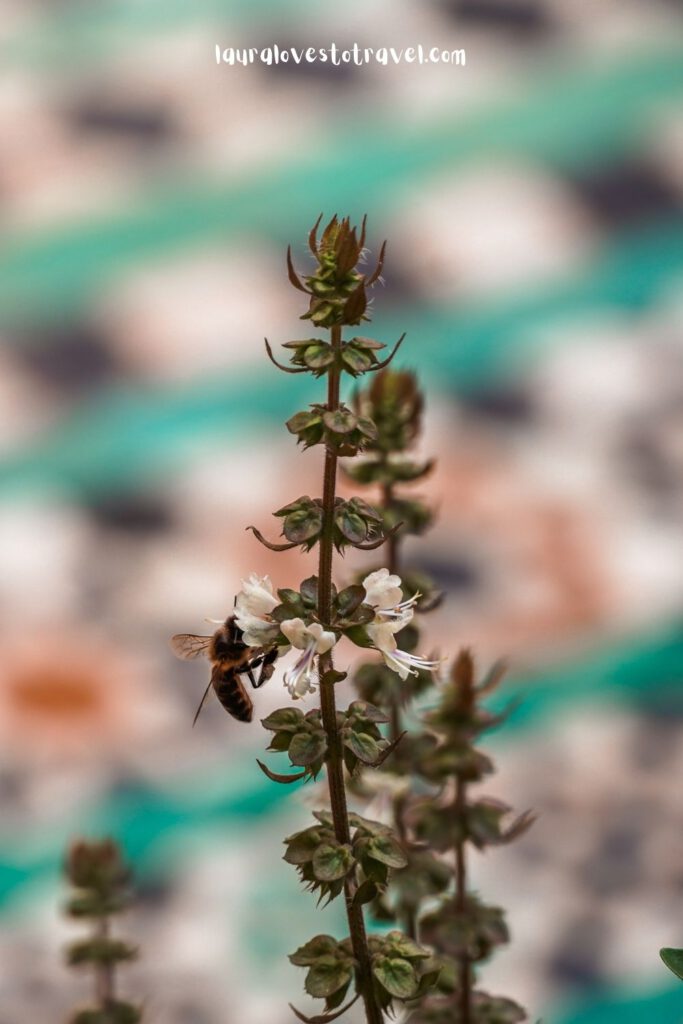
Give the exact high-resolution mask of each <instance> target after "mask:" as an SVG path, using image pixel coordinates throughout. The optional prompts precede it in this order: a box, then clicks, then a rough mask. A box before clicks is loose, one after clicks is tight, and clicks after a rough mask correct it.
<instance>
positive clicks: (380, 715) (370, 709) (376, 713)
mask: <svg viewBox="0 0 683 1024" xmlns="http://www.w3.org/2000/svg"><path fill="white" fill-rule="evenodd" d="M349 713H350V714H353V715H358V716H359V717H361V718H367V720H368V721H369V722H378V723H379V724H380V725H383V724H384V723H385V722H388V721H389V719H388V718H387V716H386V715H385V714H384V712H383V711H380V709H379V708H376V707H375V705H374V704H367V703H366V702H365V701H364V700H354V701H353V702H352V703H351V704H350V705H349Z"/></svg>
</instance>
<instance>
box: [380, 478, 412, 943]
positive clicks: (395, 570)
mask: <svg viewBox="0 0 683 1024" xmlns="http://www.w3.org/2000/svg"><path fill="white" fill-rule="evenodd" d="M393 500H394V488H393V484H391V483H385V484H383V485H382V503H383V505H384V508H390V507H391V503H392V501H393ZM385 547H386V552H387V569H388V570H389V572H390V573H392V574H400V568H401V563H400V530H399V531H398V532H396V533H392V534H390V535H389V537H388V538H387V542H386V545H385ZM402 732H403V719H402V715H401V697H400V694H399V693H398V692H396V695H395V697H394V699H393V701H392V702H391V707H390V708H389V741H390V743H397V742H398V738H399V736H400V735H401V733H402ZM403 812H404V798H403V797H402V796H396V797H395V798H394V802H393V818H394V828H395V829H396V833H397V835H398V837H399V839H400V840H401V842H402V843H403V844H404V845H405V844H407V842H408V833H407V831H406V826H405V822H404V820H403ZM401 924H402V926H403V930H404V931H405V933H406V935H408V936H409V937H410V938H411V939H415V940H416V939H417V917H416V914H415V913H414V912H413V911H411V910H406V911H405V913H404V914H403V917H402V920H401Z"/></svg>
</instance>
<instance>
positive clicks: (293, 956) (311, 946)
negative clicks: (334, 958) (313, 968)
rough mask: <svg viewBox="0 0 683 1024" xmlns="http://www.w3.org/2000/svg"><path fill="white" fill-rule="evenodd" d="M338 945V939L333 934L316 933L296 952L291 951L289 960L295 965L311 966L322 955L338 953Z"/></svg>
mask: <svg viewBox="0 0 683 1024" xmlns="http://www.w3.org/2000/svg"><path fill="white" fill-rule="evenodd" d="M337 945H338V944H337V940H336V939H333V938H332V936H331V935H314V937H313V938H312V939H309V940H308V942H306V943H305V944H304V945H303V946H299V948H298V949H297V950H296V951H295V952H294V953H290V956H289V962H290V963H292V964H294V966H295V967H309V966H310V965H311V964H313V963H315V961H316V960H318V959H319V958H320V957H321V956H325V955H327V954H331V953H336V951H337Z"/></svg>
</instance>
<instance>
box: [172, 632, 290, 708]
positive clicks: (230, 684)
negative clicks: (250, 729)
mask: <svg viewBox="0 0 683 1024" xmlns="http://www.w3.org/2000/svg"><path fill="white" fill-rule="evenodd" d="M242 636H243V634H242V630H241V629H240V628H239V626H238V625H237V623H236V621H235V616H234V615H230V616H228V618H227V619H226V620H225V622H224V623H223V624H222V625H221V626H220V627H219V628H218V629H217V630H216V632H215V633H214V634H213V635H212V636H196V635H195V634H194V633H176V635H175V636H174V637H171V648H172V650H173V653H174V654H175V655H176V656H177V657H178V658H183V659H184V660H186V661H189V660H192V659H193V658H199V657H201V656H202V655H205V656H206V657H207V658H208V659H209V661H210V662H211V679H210V680H209V683H208V686H207V687H206V690H205V691H204V696H203V697H202V699H201V701H200V702H199V707H198V708H197V713H196V714H195V716H194V720H193V722H192V725H194V724H195V722H196V721H197V719H198V718H199V712H200V711H201V710H202V708H203V706H204V701H205V700H206V698H207V697H208V695H209V690H210V689H211V687H213V689H214V692H215V694H216V696H217V697H218V700H219V701H220V703H221V704H222V705H223V707H224V708H225V710H226V711H227V712H228V714H230V715H232V717H233V718H236V719H237V720H238V722H251V716H252V713H253V710H254V705H253V702H252V700H251V698H250V696H249V694H248V693H247V691H246V689H245V686H244V684H243V683H242V680H241V679H240V676H241V675H243V674H246V675H248V676H249V680H250V682H251V685H252V686H253V687H254V689H256V688H257V687H259V686H262V685H263V683H265V682H266V681H267V680H268V679H270V677H271V676H272V674H273V672H274V671H275V660H276V658H277V653H278V652H277V647H275V646H272V647H268V648H264V647H249V646H248V645H247V644H245V643H244V641H243V640H242ZM259 666H260V667H261V671H260V673H259V676H258V679H256V678H255V677H254V669H255V668H258V667H259Z"/></svg>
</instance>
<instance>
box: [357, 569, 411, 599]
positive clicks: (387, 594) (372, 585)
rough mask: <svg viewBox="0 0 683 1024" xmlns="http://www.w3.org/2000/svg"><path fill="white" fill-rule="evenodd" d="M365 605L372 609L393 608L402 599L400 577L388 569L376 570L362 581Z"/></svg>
mask: <svg viewBox="0 0 683 1024" xmlns="http://www.w3.org/2000/svg"><path fill="white" fill-rule="evenodd" d="M363 586H364V588H365V594H366V597H365V603H366V604H369V605H372V607H373V608H394V607H395V606H396V605H397V604H400V602H401V600H402V598H403V591H402V589H401V577H400V576H397V575H396V574H392V573H390V572H389V570H388V569H386V568H385V569H377V570H375V572H371V573H370V574H369V575H368V576H366V577H365V579H364V580H363Z"/></svg>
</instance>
